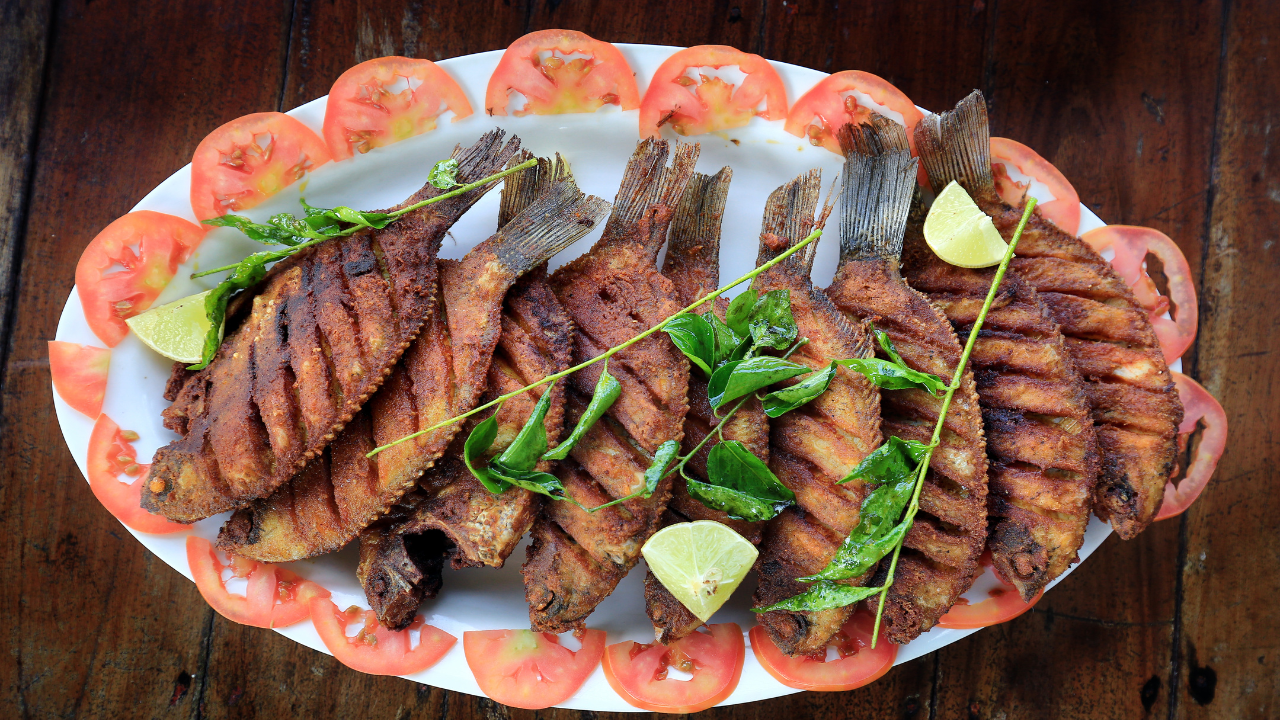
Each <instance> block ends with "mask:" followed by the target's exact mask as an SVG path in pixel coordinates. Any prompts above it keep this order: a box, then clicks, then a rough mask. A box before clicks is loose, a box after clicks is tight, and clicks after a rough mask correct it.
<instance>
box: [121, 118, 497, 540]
mask: <svg viewBox="0 0 1280 720" xmlns="http://www.w3.org/2000/svg"><path fill="white" fill-rule="evenodd" d="M502 139H503V133H502V131H500V130H495V131H493V132H490V133H488V134H486V135H485V136H484V137H482V138H481V139H480V140H479V141H478V142H477V143H476V144H474V145H472V146H471V147H469V148H465V149H464V148H462V147H461V146H459V147H458V148H456V149H455V150H454V151H453V158H454V159H455V160H457V161H458V175H457V178H458V181H459V182H472V181H475V180H479V179H480V178H483V177H486V176H488V175H492V174H493V173H496V172H498V171H499V170H500V169H501V168H502V166H503V165H504V164H505V163H506V162H507V160H508V159H509V158H511V157H512V156H513V155H514V154H515V153H516V152H517V150H518V149H519V145H520V141H519V139H517V138H513V139H512V140H511V141H510V142H508V143H506V144H505V145H503V142H502ZM492 187H493V184H489V185H486V186H485V187H483V188H478V189H476V190H473V191H472V192H469V193H464V194H462V195H459V196H457V197H454V198H450V199H447V200H443V201H441V202H438V203H434V204H432V205H428V206H426V207H424V208H421V209H419V210H417V211H415V212H413V213H410V214H408V215H406V216H404V217H402V218H400V219H399V220H396V221H395V222H393V223H391V224H390V225H388V226H387V227H386V228H384V229H382V230H362V231H361V232H358V233H356V234H354V235H351V236H348V237H344V238H337V239H334V240H330V241H328V242H324V243H320V244H319V245H316V246H314V247H312V248H309V249H307V250H303V251H301V252H299V253H298V254H296V255H294V256H292V257H290V258H287V259H285V260H283V261H281V262H279V263H277V264H276V266H275V267H273V268H272V270H271V272H270V273H269V274H268V276H267V278H266V280H264V281H263V282H262V283H261V284H260V285H259V286H258V287H257V288H255V290H254V291H253V292H256V293H257V295H256V296H254V297H253V301H252V310H251V311H250V312H249V313H248V317H247V318H245V319H244V321H243V322H242V323H241V324H240V325H239V326H238V327H235V328H231V327H228V328H227V336H226V340H225V341H224V342H223V343H222V347H221V348H220V349H219V350H218V353H217V355H216V356H215V357H214V359H213V360H212V361H211V362H210V363H209V365H208V367H206V368H205V369H203V370H201V371H199V372H197V373H194V374H191V375H188V374H187V373H186V372H185V370H182V369H178V370H176V371H175V375H176V377H175V378H174V380H175V381H174V382H171V383H170V387H169V390H170V393H169V394H166V398H169V399H171V400H173V401H174V403H173V405H172V406H171V407H169V408H168V409H166V410H165V411H164V418H165V427H167V428H169V429H170V430H173V431H174V432H176V433H178V434H180V435H182V437H181V438H179V439H177V440H174V441H173V442H171V443H169V444H168V445H166V446H164V447H162V448H160V449H159V450H157V451H156V455H155V459H154V460H153V461H152V465H151V473H150V476H149V478H148V481H147V482H146V483H144V484H143V490H142V507H144V508H146V509H147V510H149V511H151V512H156V513H160V514H162V515H164V516H165V517H167V518H169V519H170V520H176V521H178V522H184V523H190V522H194V521H196V520H201V519H203V518H206V517H209V516H210V515H214V514H216V513H220V512H223V511H225V510H231V509H234V508H237V507H242V506H244V505H245V504H247V503H248V502H250V501H251V500H253V499H255V498H261V497H266V496H267V495H270V494H271V492H272V491H274V490H275V489H276V488H277V487H279V486H280V485H281V484H283V483H284V482H285V481H286V480H288V479H289V478H291V477H293V476H294V475H295V474H297V473H298V471H299V470H300V469H301V468H302V467H303V466H304V465H305V464H306V463H307V462H308V461H309V460H311V459H313V458H315V457H317V456H318V455H319V454H320V452H321V450H323V449H324V448H325V447H326V446H327V445H329V443H330V442H331V441H332V440H333V439H334V437H335V436H336V435H337V433H338V431H340V430H342V428H343V427H344V426H345V425H346V424H347V423H348V422H350V421H351V419H352V417H353V416H354V415H355V414H356V412H357V411H359V410H360V408H361V407H362V406H363V405H364V403H365V400H366V399H367V398H369V397H370V396H371V395H373V393H374V391H375V390H377V389H378V387H379V386H380V385H382V383H383V380H384V379H386V378H387V376H388V375H389V373H390V371H391V368H392V367H393V366H395V364H396V362H397V361H398V360H399V359H400V356H401V354H403V353H404V351H405V350H406V349H407V348H408V347H409V344H410V343H411V342H412V341H413V339H414V338H415V337H417V336H418V333H419V331H420V330H421V329H422V327H423V325H424V323H426V322H427V321H428V320H430V319H431V316H432V314H433V313H432V308H433V303H434V297H433V294H434V292H435V287H436V284H437V279H436V264H435V257H436V251H437V250H438V249H439V248H440V241H441V240H442V239H443V238H444V235H445V233H446V232H447V231H448V230H449V228H450V227H451V226H452V225H453V223H454V222H456V221H457V220H458V218H459V217H461V216H462V214H463V213H464V212H466V211H467V209H468V208H470V207H471V206H472V205H473V204H475V202H476V201H477V200H479V199H480V198H481V197H482V196H483V195H484V194H485V192H487V191H488V190H489V189H491V188H492ZM441 192H442V191H441V190H439V189H438V188H436V187H435V186H433V185H431V184H430V183H428V184H426V185H424V186H423V187H422V189H421V190H419V191H418V192H417V193H415V194H414V195H413V197H411V198H409V199H408V200H405V201H404V203H402V204H401V205H399V206H397V207H406V206H408V205H410V204H413V203H416V202H419V201H421V200H424V199H427V198H431V197H435V196H436V195H439V194H441ZM179 383H180V386H179Z"/></svg>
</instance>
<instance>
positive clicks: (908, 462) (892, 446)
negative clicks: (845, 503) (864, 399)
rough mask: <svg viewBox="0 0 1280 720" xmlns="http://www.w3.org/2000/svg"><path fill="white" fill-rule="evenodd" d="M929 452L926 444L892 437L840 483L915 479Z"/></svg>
mask: <svg viewBox="0 0 1280 720" xmlns="http://www.w3.org/2000/svg"><path fill="white" fill-rule="evenodd" d="M928 451H929V446H928V445H926V444H925V443H922V442H919V441H916V440H903V439H902V438H900V437H898V436H896V435H890V436H889V439H888V440H885V441H884V444H883V445H881V446H880V447H878V448H876V449H875V450H872V451H871V454H869V455H867V456H866V457H865V458H863V459H862V462H860V463H858V466H857V467H855V468H854V469H853V470H852V471H851V472H850V473H849V474H848V475H846V476H845V477H844V479H842V480H840V481H839V482H841V483H847V482H849V481H850V480H856V479H861V480H865V481H867V482H869V483H885V482H891V481H896V480H898V479H900V478H903V477H914V475H915V473H916V470H917V467H916V466H917V465H918V463H919V462H920V461H921V460H922V459H924V456H925V453H927V452H928Z"/></svg>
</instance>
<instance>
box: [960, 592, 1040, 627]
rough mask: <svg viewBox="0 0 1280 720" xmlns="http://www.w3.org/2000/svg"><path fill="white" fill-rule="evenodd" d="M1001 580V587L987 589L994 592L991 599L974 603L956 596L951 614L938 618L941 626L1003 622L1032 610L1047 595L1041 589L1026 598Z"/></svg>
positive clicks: (971, 625) (981, 624) (985, 624)
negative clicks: (1026, 600) (1026, 599)
mask: <svg viewBox="0 0 1280 720" xmlns="http://www.w3.org/2000/svg"><path fill="white" fill-rule="evenodd" d="M1000 582H1001V583H1002V584H1001V585H1000V587H997V588H993V589H991V590H988V591H987V594H988V595H990V596H991V598H990V599H988V600H983V601H982V602H979V603H974V604H972V605H970V604H969V601H968V600H965V599H964V598H960V599H958V600H956V604H955V605H952V606H951V609H950V610H948V611H947V614H946V615H943V616H942V618H940V619H939V620H938V627H944V628H952V629H957V630H966V629H970V628H984V627H991V626H992V625H999V624H1000V623H1003V622H1009V621H1010V620H1012V619H1014V618H1016V617H1018V616H1019V615H1021V614H1023V613H1025V612H1026V611H1028V610H1030V609H1031V608H1032V606H1034V605H1035V604H1036V603H1038V602H1040V598H1042V597H1044V590H1041V591H1040V592H1039V593H1037V594H1036V596H1035V597H1034V598H1032V599H1031V602H1023V600H1022V596H1021V595H1019V594H1018V590H1017V588H1015V587H1014V586H1012V585H1008V584H1004V581H1003V580H1001V581H1000Z"/></svg>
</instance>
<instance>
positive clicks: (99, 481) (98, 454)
mask: <svg viewBox="0 0 1280 720" xmlns="http://www.w3.org/2000/svg"><path fill="white" fill-rule="evenodd" d="M137 439H138V433H136V432H133V431H131V430H121V429H120V426H119V425H117V424H116V423H115V421H113V420H112V419H111V418H110V417H108V416H107V414H106V413H102V414H100V415H98V421H97V422H95V423H94V424H93V432H92V433H90V435H89V457H88V461H87V463H86V465H87V467H88V471H89V489H90V490H93V494H94V497H96V498H98V502H100V503H102V506H103V507H105V508H106V509H107V512H109V513H111V514H112V515H114V516H115V518H116V519H117V520H119V521H120V522H122V523H124V524H125V525H126V526H128V527H131V528H133V529H134V530H137V531H138V532H144V533H155V534H164V533H174V532H178V531H181V530H186V529H187V528H188V527H190V526H189V525H179V524H178V523H175V522H170V521H169V520H166V519H165V518H163V517H161V516H160V515H152V514H151V513H149V512H147V511H146V510H143V509H142V483H144V482H146V481H147V470H148V468H149V467H150V466H149V465H140V464H138V452H137V451H136V450H134V449H133V444H132V443H133V441H134V440H137ZM121 475H126V476H128V477H131V478H134V480H133V482H130V483H123V482H120V481H119V480H118V479H117V478H119V477H120V476H121Z"/></svg>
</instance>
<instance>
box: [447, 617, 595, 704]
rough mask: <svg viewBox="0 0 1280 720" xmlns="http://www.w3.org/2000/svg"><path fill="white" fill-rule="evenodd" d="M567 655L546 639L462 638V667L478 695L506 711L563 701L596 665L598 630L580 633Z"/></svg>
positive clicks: (521, 633) (485, 633) (509, 634)
mask: <svg viewBox="0 0 1280 720" xmlns="http://www.w3.org/2000/svg"><path fill="white" fill-rule="evenodd" d="M578 639H579V640H581V641H582V647H581V648H580V649H579V650H578V651H577V652H573V651H572V650H569V649H568V648H566V647H564V646H563V645H561V644H560V639H559V638H558V637H556V636H555V635H552V634H550V633H540V632H531V631H529V630H473V631H468V632H465V633H463V634H462V649H463V651H464V652H465V653H466V655H467V665H468V666H470V667H471V674H472V675H475V677H476V682H477V683H479V685H480V690H482V691H483V692H484V694H485V695H488V696H489V697H490V698H492V699H493V700H496V701H498V702H500V703H502V704H503V705H510V706H511V707H518V708H525V709H527V710H540V709H542V708H547V707H551V706H552V705H557V704H559V703H562V702H564V701H565V700H568V699H569V698H571V697H573V694H574V693H576V692H578V688H580V687H582V683H584V682H586V681H587V678H588V677H589V676H590V675H591V673H592V672H594V671H595V669H596V665H598V664H600V655H601V654H602V653H604V640H605V633H604V631H603V630H585V631H583V632H582V634H581V635H580V636H579V637H578Z"/></svg>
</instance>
